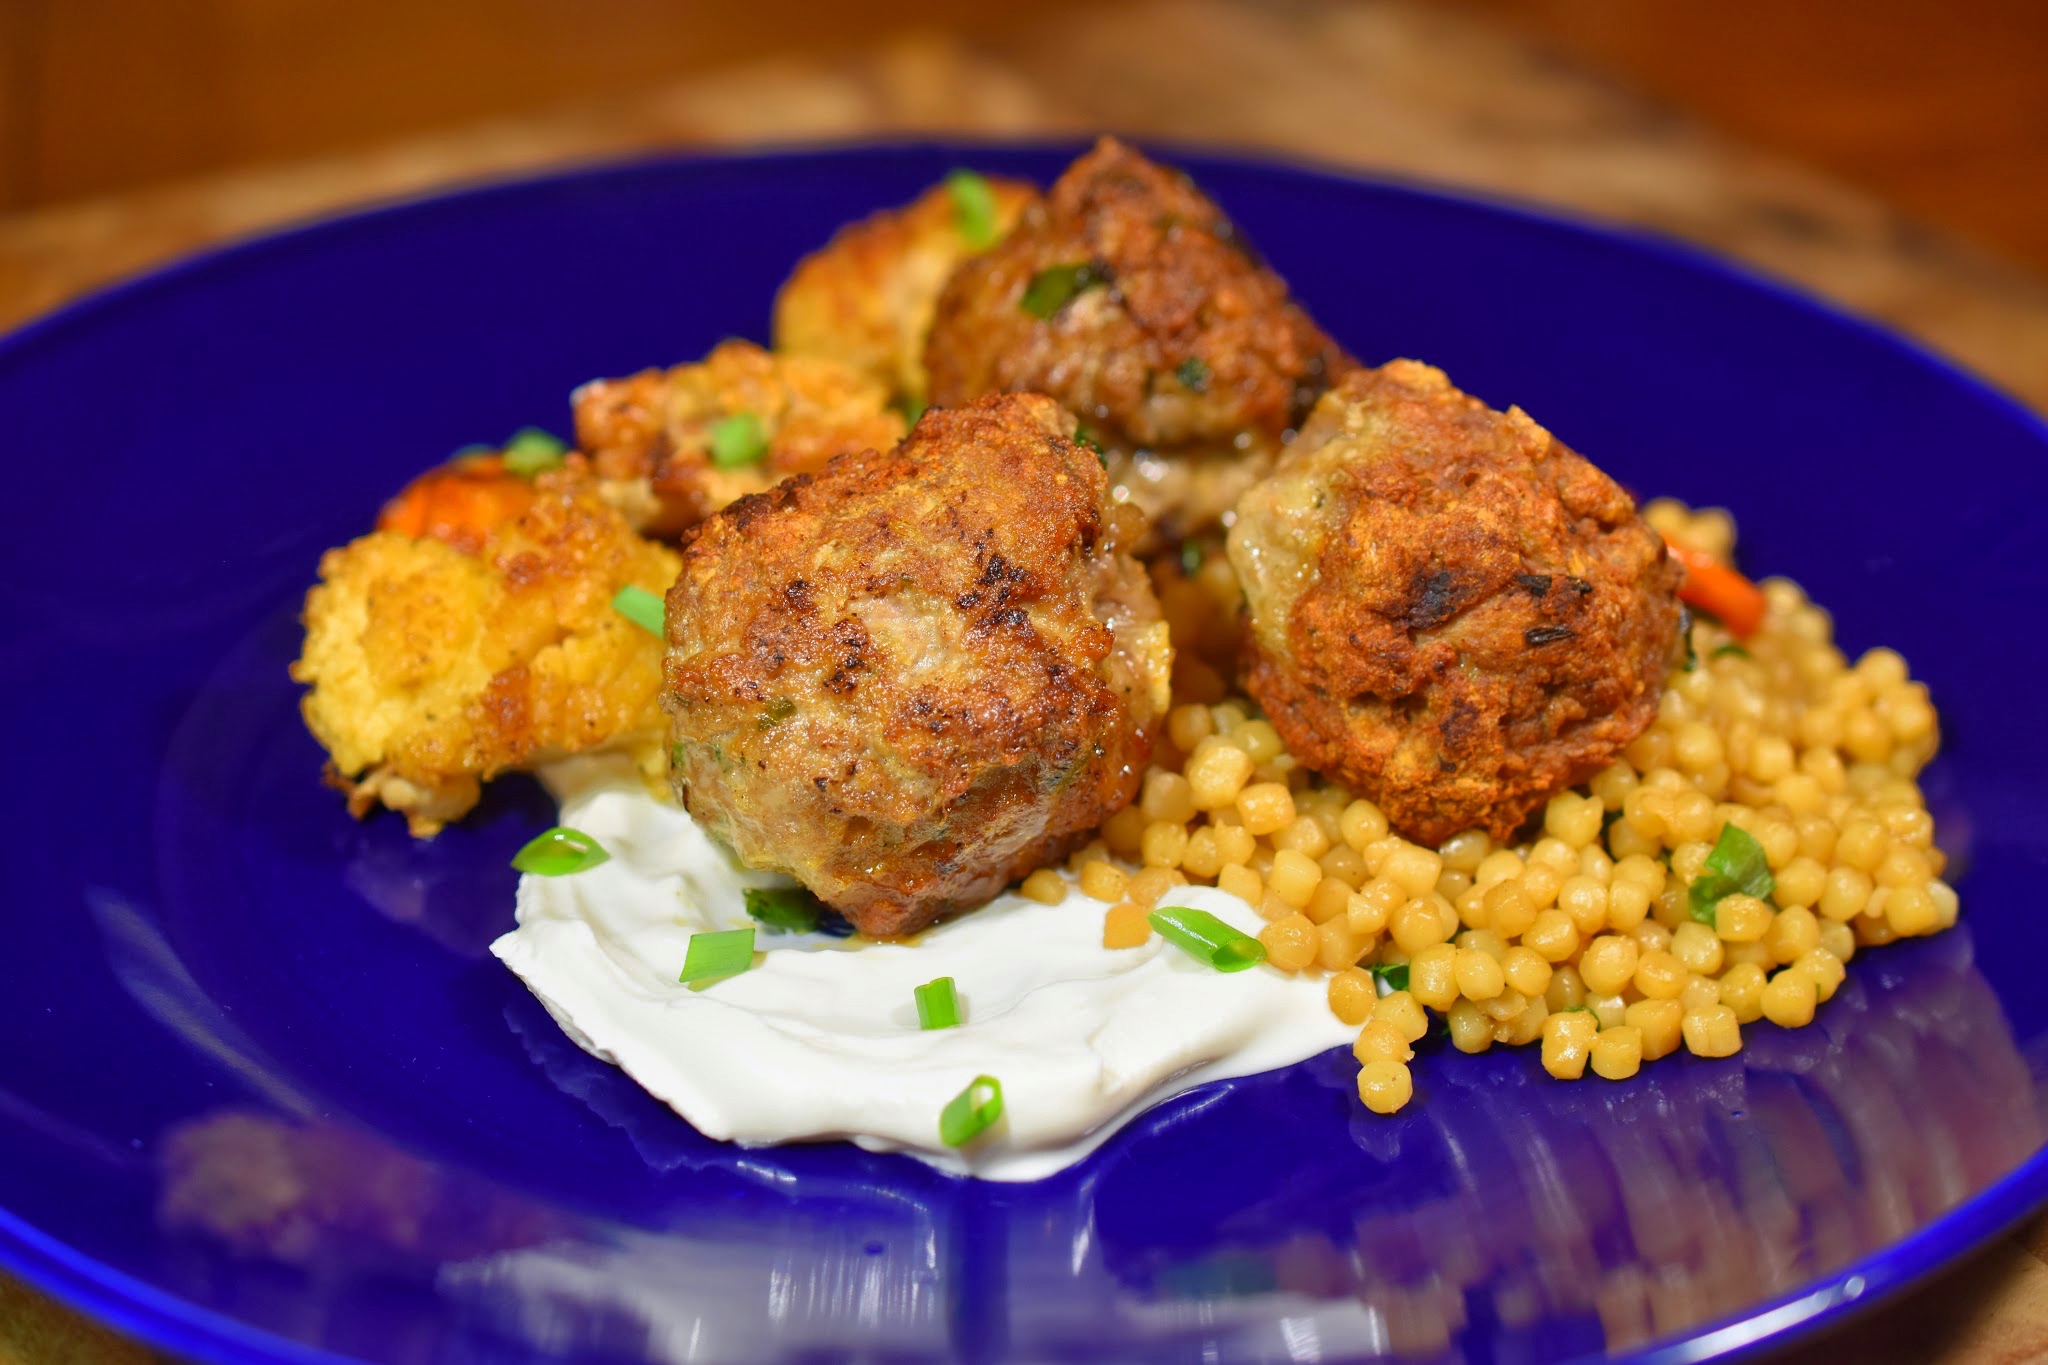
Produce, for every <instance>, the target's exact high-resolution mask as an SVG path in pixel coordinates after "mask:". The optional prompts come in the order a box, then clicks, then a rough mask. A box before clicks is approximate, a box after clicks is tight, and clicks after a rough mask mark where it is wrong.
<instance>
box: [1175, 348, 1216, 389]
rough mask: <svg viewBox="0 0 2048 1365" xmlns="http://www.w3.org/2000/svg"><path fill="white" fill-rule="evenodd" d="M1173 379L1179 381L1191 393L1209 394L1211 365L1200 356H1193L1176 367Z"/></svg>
mask: <svg viewBox="0 0 2048 1365" xmlns="http://www.w3.org/2000/svg"><path fill="white" fill-rule="evenodd" d="M1173 377H1174V378H1175V379H1178V380H1179V381H1180V386H1181V387H1182V388H1184V389H1186V390H1187V391H1188V392H1189V393H1207V392H1208V391H1209V364H1208V362H1207V361H1205V360H1203V359H1202V358H1201V357H1200V356H1197V355H1191V356H1189V357H1188V358H1187V359H1186V360H1183V361H1181V363H1180V364H1179V365H1178V366H1176V367H1175V369H1174V371H1173Z"/></svg>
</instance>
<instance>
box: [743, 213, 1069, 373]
mask: <svg viewBox="0 0 2048 1365" xmlns="http://www.w3.org/2000/svg"><path fill="white" fill-rule="evenodd" d="M975 179H977V180H978V181H979V184H980V185H981V186H983V187H985V188H986V191H987V194H988V208H989V210H990V215H989V218H988V221H987V222H983V223H975V222H971V221H970V220H969V219H968V218H967V217H966V216H965V215H964V214H963V213H962V211H961V207H960V198H959V191H957V190H956V189H955V185H956V184H957V183H958V182H957V181H948V182H947V183H946V184H941V185H934V186H933V187H932V188H930V189H928V190H926V191H925V192H924V193H923V194H921V195H919V196H918V197H917V198H916V199H913V200H912V201H911V202H910V203H908V204H905V205H904V206H903V207H902V208H897V209H884V210H882V211H881V212H879V213H875V214H871V215H870V216H868V217H867V218H864V219H862V220H861V221H860V222H857V223H848V224H847V225H846V226H845V227H843V228H841V229H839V231H838V232H836V233H834V234H833V236H832V240H831V241H829V242H827V243H826V244H825V245H824V246H822V247H820V248H818V249H817V250H816V251H814V252H812V253H811V254H810V255H808V256H806V257H804V258H803V260H801V261H799V262H797V266H796V269H795V270H793V271H791V272H790V275H789V278H788V279H787V280H785V281H784V282H783V285H782V288H781V289H780V290H779V291H778V292H777V293H776V295H775V349H776V350H777V351H782V352H786V353H788V354H791V355H815V356H823V357H825V358H826V359H828V360H835V361H838V362H839V363H840V364H842V365H844V366H846V367H847V368H848V369H850V370H853V371H855V372H857V373H859V374H861V375H862V376H864V377H865V378H867V379H870V380H872V381H874V382H875V383H877V384H879V385H881V386H882V387H883V388H884V389H886V390H888V392H889V395H890V396H891V397H892V398H900V399H906V400H909V401H911V402H915V403H922V402H923V401H924V395H925V392H926V390H927V389H928V388H929V387H930V383H929V381H928V380H927V379H926V377H925V372H924V342H925V337H926V336H927V335H928V334H929V333H930V332H931V329H932V310H933V309H934V308H936V307H937V306H938V302H939V290H940V289H941V288H942V287H943V286H944V285H945V283H946V278H947V277H948V276H949V275H951V274H952V273H953V269H954V267H956V266H958V265H959V264H960V262H961V261H963V260H965V259H966V258H967V257H969V256H971V255H973V254H974V253H975V252H977V251H985V250H987V249H988V248H989V247H990V246H992V245H993V244H994V242H995V241H996V240H998V239H1000V238H1001V237H1002V235H1003V234H1004V233H1006V232H1008V231H1009V230H1010V225H1011V224H1012V223H1014V222H1016V221H1017V215H1018V214H1019V213H1020V212H1022V211H1023V208H1024V206H1025V205H1026V204H1028V203H1030V202H1031V201H1032V200H1033V199H1035V198H1037V197H1038V190H1037V188H1036V187H1034V186H1031V185H1027V184H1025V183H1023V182H1022V181H1018V180H1002V179H998V178H995V177H987V178H981V177H976V178H975ZM971 233H972V234H985V236H984V235H970V234H971Z"/></svg>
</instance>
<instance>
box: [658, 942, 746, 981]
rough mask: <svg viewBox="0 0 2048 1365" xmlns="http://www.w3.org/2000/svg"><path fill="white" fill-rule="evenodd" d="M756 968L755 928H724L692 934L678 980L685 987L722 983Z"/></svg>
mask: <svg viewBox="0 0 2048 1365" xmlns="http://www.w3.org/2000/svg"><path fill="white" fill-rule="evenodd" d="M753 965H754V931H753V930H752V929H720V930H717V931H715V932H712V933H705V934H692V935H690V950H689V952H687V953H685V954H684V955H683V974H682V976H680V977H678V978H677V979H678V980H680V981H681V982H683V984H685V985H696V984H697V983H699V982H711V981H718V980H722V979H723V978H725V977H728V976H738V975H739V974H740V973H741V972H743V971H745V970H746V969H747V968H749V967H751V966H753Z"/></svg>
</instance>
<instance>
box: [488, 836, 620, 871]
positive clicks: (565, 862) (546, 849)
mask: <svg viewBox="0 0 2048 1365" xmlns="http://www.w3.org/2000/svg"><path fill="white" fill-rule="evenodd" d="M611 856H612V855H611V854H609V853H607V852H605V851H604V845H603V844H600V843H598V841H597V840H595V839H593V838H591V837H590V836H589V835H588V834H585V833H584V832H583V831H582V830H580V829H570V828H569V827H568V826H567V825H556V826H555V827H554V828H553V829H551V830H548V831H547V832H545V833H543V834H538V835H535V836H534V837H533V838H532V839H529V840H528V841H527V843H526V847H524V848H522V849H520V850H519V851H518V852H517V853H515V854H513V855H512V866H513V867H515V868H517V869H518V870H519V871H521V872H531V873H532V874H533V875H534V876H536V877H566V876H568V875H569V874H570V873H571V872H583V871H586V870H588V869H589V868H593V867H596V866H597V865H598V864H599V863H601V862H604V861H605V860H606V859H608V858H610V857H611Z"/></svg>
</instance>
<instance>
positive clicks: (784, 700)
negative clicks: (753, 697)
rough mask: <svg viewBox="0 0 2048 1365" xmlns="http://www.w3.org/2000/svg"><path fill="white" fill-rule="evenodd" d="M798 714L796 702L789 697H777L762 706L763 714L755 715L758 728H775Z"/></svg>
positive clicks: (755, 725)
mask: <svg viewBox="0 0 2048 1365" xmlns="http://www.w3.org/2000/svg"><path fill="white" fill-rule="evenodd" d="M795 714H796V703H795V702H793V701H791V700H790V699H789V698H788V697H775V698H772V699H771V700H770V701H769V703H768V704H767V705H766V706H764V707H762V708H761V714H760V715H758V716H755V717H754V728H755V729H756V730H773V729H774V728H775V727H776V726H778V725H780V724H782V722H784V721H786V720H788V719H789V718H790V717H791V716H793V715H795Z"/></svg>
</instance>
